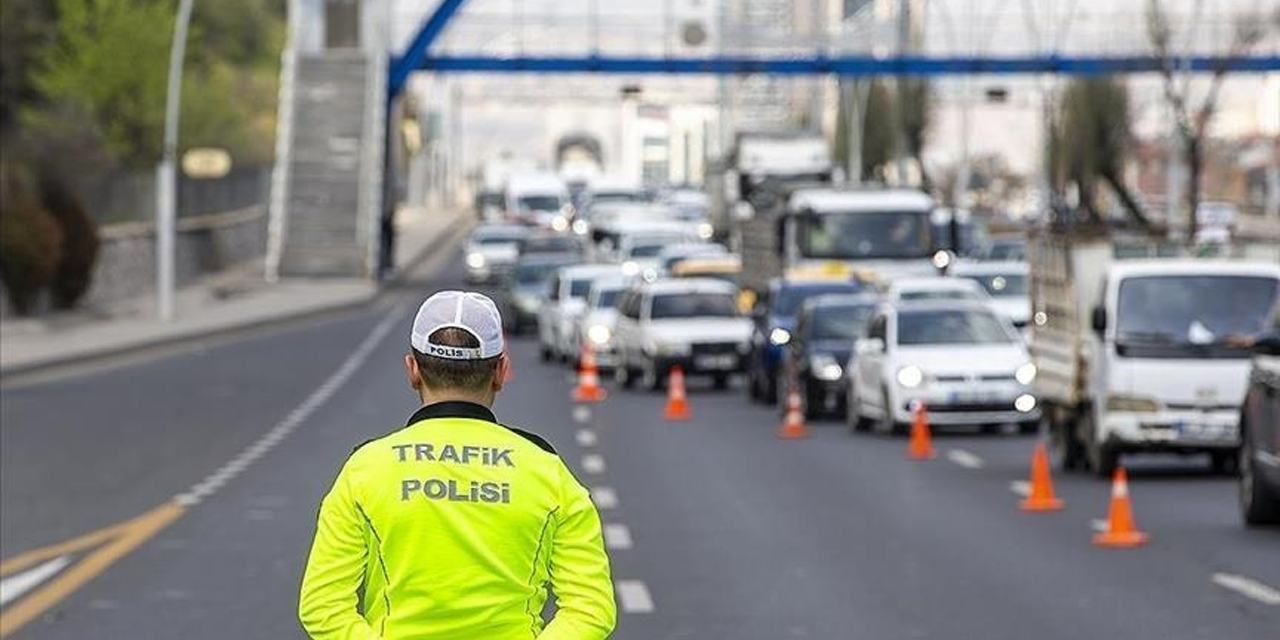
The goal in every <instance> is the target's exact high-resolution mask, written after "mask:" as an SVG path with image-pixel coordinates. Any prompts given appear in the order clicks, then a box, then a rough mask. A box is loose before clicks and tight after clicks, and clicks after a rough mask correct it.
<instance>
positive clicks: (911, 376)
mask: <svg viewBox="0 0 1280 640" xmlns="http://www.w3.org/2000/svg"><path fill="white" fill-rule="evenodd" d="M923 382H924V372H923V371H921V370H920V367H917V366H915V365H907V366H905V367H903V368H901V369H898V384H900V385H902V386H904V387H906V388H908V389H914V388H916V387H918V386H920V385H921V384H922V383H923Z"/></svg>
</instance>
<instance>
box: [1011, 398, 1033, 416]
mask: <svg viewBox="0 0 1280 640" xmlns="http://www.w3.org/2000/svg"><path fill="white" fill-rule="evenodd" d="M1013 408H1014V409H1017V410H1018V413H1031V411H1032V410H1033V409H1035V408H1036V397H1035V396H1033V395H1031V394H1029V393H1024V394H1022V395H1020V396H1018V397H1017V398H1016V399H1015V400H1014V401H1013Z"/></svg>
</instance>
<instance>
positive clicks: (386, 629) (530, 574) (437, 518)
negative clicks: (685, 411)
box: [298, 402, 617, 640]
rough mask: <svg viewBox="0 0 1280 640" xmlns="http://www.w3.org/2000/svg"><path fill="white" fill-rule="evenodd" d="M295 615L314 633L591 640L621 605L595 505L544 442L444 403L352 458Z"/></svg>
mask: <svg viewBox="0 0 1280 640" xmlns="http://www.w3.org/2000/svg"><path fill="white" fill-rule="evenodd" d="M548 586H550V588H551V589H552V591H553V592H554V593H555V596H556V605H557V610H556V613H555V616H554V618H553V619H552V620H551V621H550V622H549V623H547V624H546V626H545V628H544V627H543V624H544V623H543V620H542V608H543V605H544V604H545V603H546V601H547V587H548ZM298 615H299V618H300V619H301V621H302V626H303V627H304V628H305V629H306V631H307V633H309V634H310V635H311V637H313V638H316V639H317V640H339V639H341V640H356V639H359V640H366V639H372V638H381V639H384V640H390V639H392V638H415V639H422V640H430V639H433V638H440V639H448V640H470V639H475V640H482V639H483V640H508V639H510V640H515V639H517V638H518V639H521V640H533V639H535V638H536V639H537V640H599V639H603V638H606V637H608V635H609V633H610V632H611V631H612V630H613V627H614V624H615V622H616V618H617V610H616V606H615V604H614V600H613V583H612V580H611V579H610V577H609V560H608V557H607V556H606V555H605V551H604V543H603V539H602V536H601V533H600V517H599V514H597V512H596V509H595V505H593V504H592V503H591V499H590V496H589V494H588V493H587V490H586V489H585V488H583V486H582V485H581V484H580V483H579V482H578V481H577V480H576V479H575V478H574V477H573V475H572V474H570V472H569V469H568V468H567V467H566V466H565V464H564V462H563V461H561V460H560V458H559V456H557V455H556V454H555V451H554V450H553V449H552V448H551V446H550V445H548V444H547V443H546V442H545V441H543V440H542V439H541V438H539V437H537V436H535V435H532V434H528V433H525V432H522V431H518V430H515V429H510V428H508V427H505V426H502V425H500V424H498V423H497V420H496V419H495V418H494V416H493V413H492V412H491V411H489V409H487V408H485V407H482V406H480V405H476V404H471V403H466V402H441V403H436V404H432V405H428V406H425V407H423V408H421V409H420V410H418V412H417V413H415V414H414V415H413V417H412V418H410V419H409V425H408V426H407V427H405V428H403V429H401V430H399V431H396V432H395V433H392V434H391V435H388V436H386V437H383V438H380V439H377V440H372V441H370V442H368V443H365V444H364V445H362V446H360V447H359V448H358V449H356V451H355V452H354V453H353V454H352V455H351V457H350V458H349V459H348V460H347V462H346V464H345V465H344V466H343V468H342V471H341V472H340V473H339V474H338V479H337V481H336V482H334V485H333V489H332V490H331V491H330V492H329V494H328V495H327V496H325V498H324V501H323V502H322V503H321V505H320V516H319V521H318V523H317V525H316V537H315V542H314V543H313V545H312V547H311V556H310V558H309V559H308V561H307V569H306V574H305V575H304V576H303V579H302V592H301V596H300V598H299V603H298Z"/></svg>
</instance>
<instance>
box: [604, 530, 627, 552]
mask: <svg viewBox="0 0 1280 640" xmlns="http://www.w3.org/2000/svg"><path fill="white" fill-rule="evenodd" d="M604 546H605V547H607V548H609V549H630V548H631V547H632V546H633V545H632V542H631V530H630V529H628V528H627V525H625V524H606V525H604Z"/></svg>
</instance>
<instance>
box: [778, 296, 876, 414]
mask: <svg viewBox="0 0 1280 640" xmlns="http://www.w3.org/2000/svg"><path fill="white" fill-rule="evenodd" d="M878 302H879V298H878V297H876V296H875V295H870V294H861V295H823V296H816V297H814V298H810V299H809V300H807V301H805V303H804V306H803V307H801V309H800V313H799V315H797V316H796V324H795V330H794V331H793V332H792V336H791V341H790V342H789V343H788V345H787V349H786V351H785V353H784V356H783V362H782V366H781V367H779V371H778V378H777V385H776V386H777V387H778V388H779V389H786V388H787V385H788V379H789V376H790V375H793V374H794V376H795V382H796V389H797V391H799V392H800V402H801V406H803V407H804V413H805V417H807V418H817V417H819V416H823V415H835V416H843V415H844V414H845V412H846V411H847V407H846V406H845V402H846V398H847V394H846V393H845V387H846V385H847V384H848V376H847V375H846V373H845V365H846V364H847V363H848V362H849V358H850V356H851V355H852V353H853V342H854V340H855V339H856V338H857V337H858V336H859V335H861V334H862V332H863V330H864V329H865V328H866V324H867V320H869V319H870V318H871V315H872V313H873V312H874V311H875V308H876V304H877V303H878Z"/></svg>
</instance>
